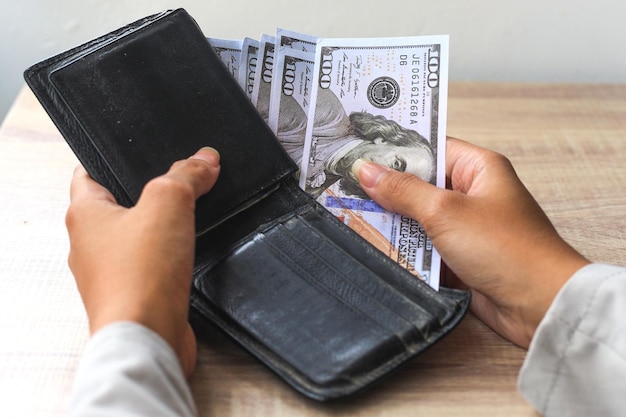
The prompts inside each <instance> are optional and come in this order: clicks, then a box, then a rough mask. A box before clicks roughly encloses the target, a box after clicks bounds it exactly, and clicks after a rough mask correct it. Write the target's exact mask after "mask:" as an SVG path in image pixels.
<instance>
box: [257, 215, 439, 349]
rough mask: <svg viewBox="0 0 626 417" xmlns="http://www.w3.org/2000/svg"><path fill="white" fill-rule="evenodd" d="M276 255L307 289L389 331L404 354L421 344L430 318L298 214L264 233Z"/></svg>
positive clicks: (429, 315)
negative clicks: (321, 290) (303, 280)
mask: <svg viewBox="0 0 626 417" xmlns="http://www.w3.org/2000/svg"><path fill="white" fill-rule="evenodd" d="M266 236H267V238H268V243H269V244H271V245H273V246H274V248H275V250H276V251H277V255H278V256H282V257H283V258H284V261H285V262H287V263H290V264H292V265H293V266H292V267H293V268H294V269H297V270H298V271H299V275H300V276H302V277H303V278H306V279H307V280H309V282H310V283H311V284H312V285H318V286H321V287H322V288H324V290H325V291H327V292H328V293H329V295H330V296H333V297H336V298H337V299H338V300H340V301H341V302H343V303H345V304H346V306H347V307H349V308H352V309H354V310H356V311H358V312H359V313H360V314H362V315H364V316H365V317H366V318H367V319H368V320H371V321H372V322H373V324H375V325H377V326H381V327H383V328H385V329H387V330H389V331H391V332H393V333H394V334H395V335H396V336H397V337H398V338H399V339H400V340H402V343H403V344H404V345H405V347H406V349H407V350H412V348H413V346H414V345H416V344H419V343H420V342H422V341H423V340H424V339H425V338H426V335H425V334H424V333H422V331H421V330H420V329H422V328H429V327H430V324H429V322H431V321H434V320H435V318H434V317H433V316H432V315H431V314H430V313H429V312H428V311H426V310H424V309H422V308H420V307H419V306H417V305H414V304H412V303H410V302H409V300H408V299H407V298H406V297H404V296H403V295H402V294H400V293H398V292H397V291H395V290H394V289H393V288H392V287H391V286H389V285H388V284H387V283H386V282H384V281H382V280H380V278H379V277H377V276H376V275H375V274H373V273H372V272H371V271H370V270H369V269H367V268H365V267H363V265H362V264H361V263H360V262H359V261H357V260H355V259H354V258H353V257H352V256H350V255H349V254H348V253H346V252H345V251H343V250H342V249H341V248H339V247H337V246H336V245H335V244H334V243H333V242H332V241H330V240H328V239H327V238H326V237H324V236H322V235H320V234H319V233H318V232H317V231H316V230H314V229H313V228H311V227H310V226H308V225H307V223H306V222H305V220H304V219H303V218H302V217H300V216H298V217H294V218H292V219H290V220H289V221H288V222H285V225H284V226H283V225H279V226H277V227H275V228H274V229H272V230H271V231H269V232H268V233H267V235H266Z"/></svg>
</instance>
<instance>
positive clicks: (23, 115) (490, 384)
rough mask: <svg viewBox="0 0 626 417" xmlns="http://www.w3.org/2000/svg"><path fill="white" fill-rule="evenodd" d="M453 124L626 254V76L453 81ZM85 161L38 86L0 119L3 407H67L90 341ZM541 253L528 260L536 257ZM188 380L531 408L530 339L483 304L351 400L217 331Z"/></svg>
mask: <svg viewBox="0 0 626 417" xmlns="http://www.w3.org/2000/svg"><path fill="white" fill-rule="evenodd" d="M448 115H449V116H448V133H449V135H451V136H457V137H462V138H464V139H466V140H469V141H472V142H474V143H477V144H480V145H484V146H486V147H489V148H492V149H495V150H498V151H500V152H502V153H504V154H506V155H508V156H509V157H510V158H511V160H512V161H513V163H514V165H515V166H516V167H517V170H518V173H519V175H520V177H521V178H522V179H523V181H524V182H525V183H526V184H527V185H528V187H529V188H530V190H531V191H532V192H533V193H534V195H535V196H536V197H537V199H538V200H539V202H540V203H541V204H542V206H543V207H544V208H545V210H546V211H547V213H548V215H549V216H550V217H551V219H552V220H553V221H554V223H555V225H556V227H557V228H558V230H559V231H560V233H561V234H562V235H563V236H564V237H565V238H566V239H567V240H568V241H569V242H571V243H572V244H573V245H574V246H575V247H576V248H577V249H578V250H580V251H581V252H582V253H583V254H585V255H586V256H588V257H589V258H591V259H592V260H597V261H605V262H611V263H617V264H622V265H624V264H626V240H625V239H624V230H626V194H625V190H626V168H625V166H626V164H625V161H626V86H606V85H599V86H596V85H562V86H555V85H537V84H532V85H524V84H488V83H480V84H477V83H455V84H452V85H451V86H450V99H449V107H448ZM76 164H77V161H76V159H75V157H74V156H73V154H72V153H71V151H70V149H69V148H68V147H67V145H66V144H65V143H64V141H63V139H62V138H61V136H60V135H59V133H58V132H57V131H56V129H55V128H54V126H53V125H52V123H51V122H50V120H49V119H48V117H47V116H46V114H45V113H44V111H43V110H42V109H41V107H40V106H39V104H38V103H37V102H36V100H35V99H34V97H33V96H32V94H31V93H30V92H29V91H28V90H27V89H26V88H25V89H24V90H22V92H21V93H20V95H19V96H18V98H17V100H16V101H15V104H14V106H13V107H12V109H11V111H10V113H9V114H8V116H7V118H6V120H5V121H4V123H3V125H2V127H1V128H0V236H1V239H0V393H1V394H0V398H2V402H1V405H0V415H2V416H13V417H15V416H56V415H58V416H61V415H65V409H66V406H67V400H68V394H69V392H70V388H71V384H72V380H73V376H74V372H75V370H76V367H77V365H78V361H79V359H80V355H81V352H82V349H83V346H84V344H85V342H86V340H87V325H86V316H85V314H84V312H83V306H82V304H81V301H80V298H79V295H78V292H77V291H76V289H75V286H74V282H73V279H72V276H71V274H70V272H69V270H68V268H67V265H66V258H67V252H68V243H67V238H66V231H65V227H64V215H65V209H66V206H67V203H68V187H69V182H70V178H71V175H72V170H73V168H74V166H75V165H76ZM529 262H532V259H529ZM199 349H200V356H199V363H198V369H197V371H196V372H195V374H194V375H193V377H192V379H191V387H192V389H193V392H194V395H195V398H196V401H197V404H198V407H199V410H200V414H201V415H203V416H231V415H232V416H248V415H250V416H276V415H284V416H296V415H297V416H326V415H333V416H336V415H339V416H358V415H364V416H365V415H367V416H371V415H377V416H394V417H400V416H404V415H406V416H409V415H410V416H429V417H431V416H444V415H445V416H464V417H465V416H474V415H476V416H485V415H502V416H533V415H535V413H534V411H533V410H532V408H531V407H530V406H529V405H527V404H526V403H525V402H524V400H523V399H522V398H521V396H520V395H519V394H518V393H517V391H516V379H517V373H518V371H519V368H520V365H521V364H522V361H523V359H524V355H525V351H524V350H522V349H520V348H518V347H516V346H513V345H512V344H510V343H508V342H507V341H505V340H503V339H502V338H500V337H499V336H497V335H495V334H494V333H493V332H491V331H490V330H489V329H488V328H487V327H485V326H484V325H483V324H482V323H481V322H480V321H478V320H477V319H476V318H475V317H474V316H472V315H468V316H467V317H466V318H465V319H464V321H463V322H462V323H461V324H460V326H459V327H458V328H457V329H456V330H455V331H454V332H452V334H450V335H449V336H448V337H447V338H446V339H445V340H443V341H442V342H441V343H439V344H438V345H436V347H434V348H433V349H431V350H430V351H428V352H426V353H425V354H423V355H422V356H420V357H418V358H417V359H415V360H413V361H412V362H410V363H409V364H408V365H407V366H405V367H403V368H402V369H401V370H399V371H398V372H396V373H394V374H393V375H392V376H391V377H389V378H387V379H385V380H383V381H382V382H381V383H379V384H377V385H376V386H375V387H374V388H372V389H370V390H368V391H366V392H364V393H362V394H360V395H357V396H356V397H354V398H351V399H349V400H347V401H340V402H335V403H331V404H318V403H315V402H313V401H311V400H308V399H306V398H304V397H302V396H300V395H299V394H297V393H295V392H294V391H293V390H292V389H291V388H288V387H287V386H286V385H285V384H284V383H283V382H282V381H281V380H280V379H279V378H277V377H276V376H274V375H273V374H272V373H271V372H269V371H268V370H266V368H265V367H264V366H262V365H260V364H259V363H258V362H257V361H256V360H255V359H253V358H252V357H250V356H249V355H248V354H247V353H245V352H243V351H242V350H241V349H240V348H239V347H238V346H236V345H235V344H234V343H232V342H231V341H230V340H229V339H227V338H226V337H225V336H223V335H222V334H221V333H220V332H218V331H216V330H212V329H209V330H208V332H207V334H206V336H204V337H202V338H201V340H200V347H199Z"/></svg>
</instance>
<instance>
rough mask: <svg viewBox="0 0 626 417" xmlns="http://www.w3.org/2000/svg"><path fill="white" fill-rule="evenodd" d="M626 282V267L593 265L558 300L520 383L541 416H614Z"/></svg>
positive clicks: (537, 334) (540, 330) (537, 337)
mask: <svg viewBox="0 0 626 417" xmlns="http://www.w3.org/2000/svg"><path fill="white" fill-rule="evenodd" d="M625 283H626V269H624V268H621V267H617V266H612V265H605V264H590V265H587V266H585V267H583V268H581V269H580V270H579V271H577V272H576V273H575V274H574V275H573V276H572V277H571V278H570V279H569V280H568V282H567V283H566V284H565V285H564V286H563V288H561V290H560V291H559V293H558V294H557V296H556V297H555V299H554V301H553V303H552V305H551V306H550V308H549V309H548V311H547V313H546V315H545V317H544V318H543V320H542V321H541V323H540V324H539V326H538V328H537V331H536V332H535V336H534V337H533V340H532V342H531V344H530V348H529V350H528V354H527V356H526V359H525V361H524V364H523V366H522V369H521V371H520V375H519V379H518V387H519V389H520V392H521V393H522V395H523V396H524V397H525V398H526V399H527V400H528V401H529V402H530V403H531V404H532V405H533V406H534V407H535V408H536V409H537V411H539V412H540V413H541V414H542V415H544V416H557V415H558V416H565V415H568V416H569V415H613V414H611V413H610V410H611V407H612V406H614V401H615V400H614V399H613V400H611V399H610V398H609V396H610V395H611V393H612V392H613V391H614V390H615V389H617V387H616V386H615V384H614V381H610V380H609V379H610V378H611V376H615V375H618V376H619V375H620V371H618V370H619V369H620V367H621V370H622V372H623V367H624V355H623V352H622V355H621V358H620V357H619V356H620V355H619V354H616V352H615V346H617V345H620V346H621V345H623V344H624V343H625V342H626V341H625V340H623V339H624V335H625V333H626V331H625V329H624V327H625V326H624V324H620V323H624V320H623V311H622V310H623V299H624V298H625V297H624V290H626V285H624V284H625ZM617 294H619V296H618V299H616V297H615V296H616V295H617ZM619 297H621V298H622V300H620V299H619ZM616 366H617V367H616ZM622 379H623V375H622ZM611 384H614V385H613V386H614V388H612V389H611V388H609V386H610V385H611ZM623 384H624V383H623V382H621V383H618V384H617V385H623ZM625 392H626V391H625ZM618 397H620V396H619V395H618ZM621 398H624V397H623V393H622V395H621ZM623 401H624V400H622V403H623ZM622 405H623V404H622ZM603 411H606V412H608V414H607V413H604V412H603ZM588 412H590V413H591V414H585V413H588Z"/></svg>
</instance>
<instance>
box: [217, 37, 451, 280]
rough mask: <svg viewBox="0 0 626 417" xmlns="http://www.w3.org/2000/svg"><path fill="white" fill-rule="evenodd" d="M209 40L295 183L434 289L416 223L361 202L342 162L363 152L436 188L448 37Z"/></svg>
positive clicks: (431, 264) (434, 273) (426, 244)
mask: <svg viewBox="0 0 626 417" xmlns="http://www.w3.org/2000/svg"><path fill="white" fill-rule="evenodd" d="M208 41H209V43H210V44H211V46H213V48H214V49H215V51H216V52H217V54H218V55H219V57H220V58H221V60H222V61H223V62H224V64H225V65H226V67H227V68H228V70H229V71H230V73H231V74H232V75H233V77H234V78H235V79H236V80H237V81H238V82H239V84H240V86H241V88H242V89H243V90H244V92H245V93H246V94H247V95H248V97H249V98H250V101H251V102H252V104H253V105H254V106H255V107H256V108H257V110H258V111H259V113H260V114H261V116H262V117H263V118H264V119H265V121H266V122H267V124H268V125H269V127H270V128H271V129H272V130H273V131H274V133H275V134H276V136H277V137H278V140H279V141H280V142H281V144H282V145H283V147H284V148H285V150H286V151H287V153H288V154H289V155H290V156H291V158H292V159H293V160H294V161H295V162H296V163H297V164H298V166H299V167H300V170H299V172H298V178H299V184H300V187H302V188H303V189H304V190H305V191H307V192H308V193H310V194H311V195H312V196H314V197H315V198H316V199H317V201H318V202H320V203H321V204H322V205H323V206H324V207H326V208H327V209H328V210H329V211H330V212H332V213H333V214H334V215H335V216H337V217H338V218H339V219H341V220H342V221H343V222H344V223H345V224H347V225H348V226H350V227H351V228H352V229H353V230H355V231H356V232H357V233H359V234H360V235H361V236H362V237H364V238H365V239H367V240H368V241H369V242H370V243H372V244H373V245H374V246H375V247H377V248H378V249H379V250H381V251H382V252H384V253H385V254H387V255H388V256H389V257H391V258H392V259H393V260H395V261H396V262H397V263H398V264H400V265H402V266H403V267H405V268H406V269H407V270H409V271H410V272H412V273H413V274H415V275H416V276H418V277H419V278H420V279H422V280H424V281H426V282H427V283H428V284H429V285H430V286H431V287H433V288H435V289H438V288H439V274H440V267H441V258H440V256H439V254H438V253H437V251H436V249H435V248H433V246H432V244H431V241H430V239H429V238H428V236H426V234H425V233H424V230H423V229H422V227H421V226H420V225H419V224H418V223H417V222H416V221H415V220H413V219H410V218H407V217H405V216H401V215H399V214H395V213H390V212H388V211H386V210H384V209H383V208H382V207H380V206H379V205H377V204H376V203H375V202H374V201H372V200H371V199H369V198H368V197H367V195H366V194H365V193H364V192H363V191H362V190H361V188H360V187H359V186H358V182H357V181H356V179H355V178H354V175H353V174H352V173H351V167H352V163H353V162H354V161H355V160H356V159H359V158H364V159H367V160H371V161H374V162H377V163H379V164H382V165H386V166H388V167H390V168H393V169H396V170H400V171H407V172H411V173H413V174H415V175H417V176H418V177H420V178H422V179H424V180H426V181H429V182H431V183H433V184H436V185H437V186H440V187H443V186H444V185H445V139H446V110H447V89H448V36H420V37H401V38H370V39H365V38H363V39H348V38H345V39H332V38H318V37H315V36H310V35H306V34H302V33H296V32H292V31H288V30H284V29H278V30H277V31H276V34H275V35H262V36H261V39H260V40H257V39H252V38H245V39H243V40H226V39H215V38H208Z"/></svg>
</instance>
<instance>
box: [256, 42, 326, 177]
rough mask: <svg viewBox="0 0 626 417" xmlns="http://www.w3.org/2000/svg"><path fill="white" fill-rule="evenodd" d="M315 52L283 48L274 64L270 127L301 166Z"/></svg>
mask: <svg viewBox="0 0 626 417" xmlns="http://www.w3.org/2000/svg"><path fill="white" fill-rule="evenodd" d="M314 60H315V53H314V52H305V51H301V50H297V49H289V48H286V49H283V50H281V52H280V53H279V54H278V59H277V60H276V61H275V65H274V80H273V82H272V84H273V85H272V97H271V100H270V103H271V105H270V114H269V119H268V125H269V127H270V129H272V131H273V132H274V133H276V137H277V138H278V140H279V142H280V143H281V144H282V145H283V148H285V150H286V151H287V153H288V154H289V156H291V158H292V159H293V160H294V162H296V164H298V166H299V165H300V163H301V162H302V151H303V146H302V144H303V143H304V139H305V134H306V129H307V115H308V111H309V104H310V103H311V86H312V83H313V70H314V67H315V61H314Z"/></svg>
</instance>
